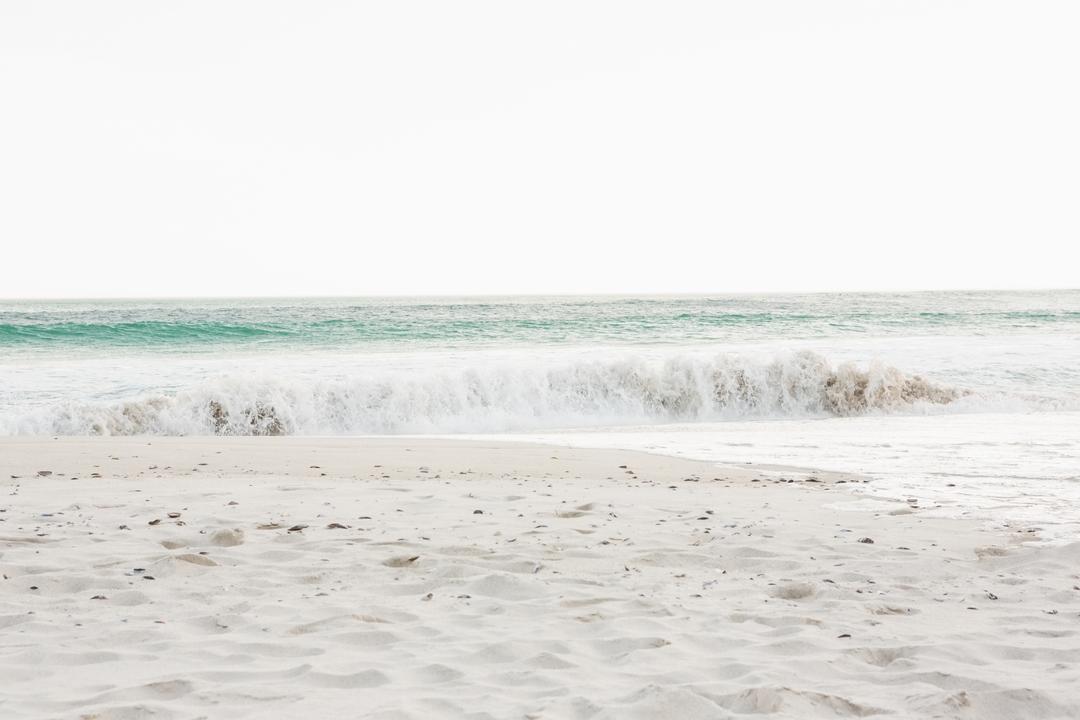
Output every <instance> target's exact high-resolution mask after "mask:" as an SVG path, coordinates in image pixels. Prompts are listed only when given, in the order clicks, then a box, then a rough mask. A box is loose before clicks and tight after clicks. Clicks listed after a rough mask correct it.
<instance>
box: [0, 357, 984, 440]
mask: <svg viewBox="0 0 1080 720" xmlns="http://www.w3.org/2000/svg"><path fill="white" fill-rule="evenodd" d="M966 394H968V393H966V392H965V391H963V390H959V389H956V388H952V387H947V386H943V385H939V384H935V383H933V382H930V381H928V380H926V379H923V378H921V377H919V376H918V375H908V374H905V373H904V372H902V371H901V370H898V369H897V368H894V367H891V366H888V365H885V364H881V363H872V364H870V365H869V366H866V367H858V366H856V365H853V364H841V365H837V366H834V365H832V364H830V363H829V362H828V360H826V359H825V358H824V357H822V356H821V355H818V354H816V353H812V352H800V353H794V354H791V355H786V356H783V357H780V358H775V359H772V360H754V359H750V358H747V357H743V356H739V355H720V356H716V357H702V356H692V355H682V356H676V357H672V358H669V359H668V360H666V361H649V360H647V359H645V358H639V357H632V356H631V357H627V358H623V359H619V360H576V361H565V362H562V363H550V364H547V365H543V364H540V365H535V366H523V365H522V364H520V363H515V364H509V363H507V364H503V365H496V366H484V367H473V368H462V369H459V370H454V371H443V372H439V373H431V374H421V373H417V372H412V373H404V372H400V373H380V374H368V375H357V376H353V377H347V378H335V379H332V380H329V379H328V380H321V379H317V378H312V377H292V378H283V377H281V376H280V375H275V376H272V377H259V376H257V375H250V376H248V375H244V376H241V375H222V376H219V377H216V378H214V379H211V380H208V381H206V382H204V383H201V384H199V385H197V386H194V387H190V388H188V389H185V390H181V391H177V392H174V393H168V394H157V395H152V396H142V397H138V398H133V399H131V400H129V401H122V402H117V401H113V402H96V403H83V404H68V405H65V406H56V407H47V408H38V409H36V410H34V411H32V412H24V413H23V414H22V415H20V416H19V417H7V418H2V417H0V433H3V434H62V435H142V434H146V435H290V434H308V435H342V434H367V433H374V434H384V433H429V432H437V433H453V432H504V431H521V430H536V429H548V428H554V427H587V426H609V425H620V424H647V423H665V422H699V421H717V420H725V419H742V418H766V417H771V418H776V417H813V416H850V415H862V414H867V413H889V412H896V411H901V412H903V411H918V410H919V409H926V408H929V407H932V406H942V405H947V404H949V403H953V402H954V401H956V400H957V399H958V398H960V397H962V396H963V395H966Z"/></svg>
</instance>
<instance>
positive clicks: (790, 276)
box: [0, 0, 1080, 297]
mask: <svg viewBox="0 0 1080 720" xmlns="http://www.w3.org/2000/svg"><path fill="white" fill-rule="evenodd" d="M1077 38H1080V3H1078V2H1075V0H1066V1H1063V2H1042V1H1038V0H1016V1H1011V2H1002V1H998V0H969V1H967V2H957V1H949V0H933V1H926V2H922V1H915V0H909V1H904V2H900V1H894V2H875V1H873V0H851V1H849V2H837V1H822V2H806V1H805V0H791V1H788V2H780V1H776V0H753V1H750V0H746V1H744V2H700V3H695V2H666V1H665V2H661V1H659V0H657V1H655V2H649V3H641V2H628V1H627V0H619V1H617V2H581V1H577V2H529V3H526V2H508V1H507V0H499V1H497V2H443V1H439V2H370V3H363V2H315V1H311V0H304V1H300V0H296V1H294V2H269V1H267V0H257V1H255V2H239V1H233V2H229V1H222V0H213V1H207V2H191V1H188V2H152V1H149V0H132V1H131V2H115V1H109V0H104V1H99V2H83V1H81V0H76V1H73V2H51V1H49V0H5V2H3V3H2V4H0V296H2V297H30V296H35V297H56V296H79V297H81V296H145V295H154V296H162V295H169V296H174V295H215V296H218V295H294V294H319V295H327V294H347V295H368V294H415V293H433V294H450V293H538V292H574V293H578V292H725V291H726V292H735V291H771V290H778V291H783V290H790V291H795V290H853V289H866V290H876V289H880V290H886V289H917V288H962V287H1001V288H1005V287H1062V286H1070V287H1076V286H1078V285H1080V270H1078V269H1077V267H1078V266H1077V264H1076V262H1075V260H1076V258H1075V251H1074V249H1073V248H1074V246H1075V245H1077V244H1078V241H1080V42H1078V41H1077Z"/></svg>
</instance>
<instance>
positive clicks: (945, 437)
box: [0, 290, 1080, 538]
mask: <svg viewBox="0 0 1080 720" xmlns="http://www.w3.org/2000/svg"><path fill="white" fill-rule="evenodd" d="M372 433H376V434H384V433H425V434H429V433H435V434H471V435H476V434H483V435H484V436H485V437H491V436H492V434H502V435H504V436H507V437H516V438H519V439H530V438H531V439H539V440H545V441H548V442H558V443H569V444H577V445H601V446H606V447H623V448H637V449H645V450H651V451H654V452H662V453H672V454H680V455H688V456H691V457H699V458H703V459H709V460H717V461H725V462H755V463H777V462H779V463H786V464H791V465H801V466H810V467H820V468H825V469H835V470H846V471H852V472H859V473H864V474H866V475H869V476H871V477H873V478H874V479H876V480H877V481H878V482H876V483H873V484H870V485H861V484H860V485H859V488H862V489H863V491H864V492H870V493H872V494H874V496H875V497H877V496H883V497H885V498H886V499H887V498H888V497H891V496H896V497H905V498H906V497H911V496H915V497H918V498H920V500H922V501H923V502H924V508H925V510H924V511H925V512H945V513H949V514H958V515H972V516H979V517H985V518H988V519H990V520H991V521H994V522H1039V523H1042V524H1043V525H1044V526H1047V527H1049V526H1052V527H1053V528H1054V529H1053V532H1052V533H1050V534H1052V535H1054V536H1056V537H1062V538H1072V537H1076V536H1080V291H1075V290H1070V291H1052V292H1015V293H999V292H963V293H911V294H841V295H781V296H730V297H640V298H632V297H621V298H615V297H579V298H438V299H433V298H402V299H387V298H381V299H299V300H297V299H289V300H274V299H259V300H145V301H143V300H131V301H115V302H104V301H93V302H80V301H65V302H37V301H34V302H30V301H24V302H19V301H16V302H0V435H133V434H136V435H138V434H145V435H212V434H220V435H277V434H304V435H358V434H372ZM0 460H2V458H0ZM1047 532H1048V533H1049V531H1047Z"/></svg>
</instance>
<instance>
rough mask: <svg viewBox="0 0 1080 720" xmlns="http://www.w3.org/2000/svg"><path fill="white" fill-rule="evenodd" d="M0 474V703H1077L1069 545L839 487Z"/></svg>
mask: <svg viewBox="0 0 1080 720" xmlns="http://www.w3.org/2000/svg"><path fill="white" fill-rule="evenodd" d="M622 466H625V467H622ZM38 471H48V472H49V473H51V474H48V475H39V474H38ZM0 472H2V473H3V474H2V479H0V483H2V488H0V572H2V574H3V578H2V579H0V718H4V719H5V720H11V719H13V718H52V717H58V718H77V717H85V718H125V719H127V718H144V717H146V718H150V717H153V718H279V717H280V718H293V717H308V718H344V717H349V718H354V717H378V718H399V717H400V718H425V719H426V718H442V717H447V718H466V717H467V718H597V719H598V718H679V719H680V720H683V719H691V718H729V717H759V716H771V717H789V718H836V717H878V716H881V717H885V716H892V717H904V718H908V717H939V718H953V717H956V718H1002V719H1005V718H1009V719H1013V718H1025V719H1034V718H1077V717H1080V665H1078V662H1080V544H1072V545H1066V546H1057V547H1045V546H1039V545H1037V544H1033V543H1031V542H1030V541H1032V540H1034V539H1037V537H1038V533H1037V531H1034V530H1035V529H1033V528H1013V529H1008V530H990V529H986V528H983V527H980V526H979V525H978V524H976V523H974V522H969V521H958V520H944V519H932V518H925V517H923V516H922V514H921V512H920V509H919V507H918V503H917V499H916V502H913V503H909V502H897V503H886V502H873V501H869V500H866V499H861V500H860V499H858V498H856V497H854V496H853V495H852V493H851V492H850V488H851V487H852V482H857V479H853V478H841V477H838V476H830V475H826V474H822V473H818V474H813V475H810V474H807V473H805V472H801V471H793V470H785V469H779V468H771V469H761V468H730V467H725V468H717V467H716V466H713V465H711V464H706V463H698V462H692V461H687V460H677V459H670V458H664V457H659V456H651V455H644V454H640V453H633V452H622V451H607V450H600V451H598V450H571V449H566V448H558V447H545V446H534V445H515V444H496V443H480V442H473V441H469V442H453V441H444V440H415V439H354V440H349V439H334V440H314V439H301V438H237V439H217V438H206V439H192V438H187V439H164V438H151V439H123V440H117V439H59V440H55V439H17V438H16V439H5V440H3V441H0ZM11 476H17V477H11ZM781 478H783V479H784V480H783V481H781ZM811 478H812V479H816V480H818V481H819V482H807V480H809V479H811ZM789 479H790V480H794V482H787V480H789ZM755 480H756V482H755ZM841 480H845V481H848V482H845V483H840V481H841ZM852 507H856V508H860V509H857V510H852V509H850V508H852ZM864 539H871V540H873V542H872V543H871V542H865V541H863V540H864Z"/></svg>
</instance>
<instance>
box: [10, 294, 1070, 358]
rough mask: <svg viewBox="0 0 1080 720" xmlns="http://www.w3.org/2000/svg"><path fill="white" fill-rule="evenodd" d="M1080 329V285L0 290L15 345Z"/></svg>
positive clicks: (383, 346)
mask: <svg viewBox="0 0 1080 720" xmlns="http://www.w3.org/2000/svg"><path fill="white" fill-rule="evenodd" d="M1078 331H1080V291H1066V292H1062V291H1055V292H1026V293H999V292H966V293H910V294H894V295H882V294H835V295H780V296H753V295H745V296H730V297H643V298H627V297H582V298H573V297H569V298H542V297H541V298H446V299H432V298H403V299H387V298H374V299H255V300H186V301H170V300H145V301H144V300H130V301H128V300H125V301H108V302H106V301H93V302H85V301H64V302H34V301H27V302H10V301H9V302H2V301H0V351H4V352H7V353H9V354H12V353H21V354H33V353H46V354H47V353H58V352H59V353H63V352H69V351H72V350H78V351H79V352H83V353H85V352H110V351H111V350H112V349H116V348H120V349H123V350H125V351H135V352H199V351H213V352H217V351H220V350H223V349H224V350H242V349H258V350H271V351H272V350H285V349H303V348H316V349H329V348H333V349H356V350H358V351H363V350H387V349H395V348H447V347H454V348H466V347H484V346H489V347H490V346H500V347H507V346H520V345H565V344H574V343H606V344H616V345H626V344H630V345H633V344H668V345H685V344H705V343H710V342H719V343H724V342H736V343H737V342H747V341H754V342H757V341H762V340H772V339H783V338H789V337H790V338H815V337H820V338H836V337H876V336H897V335H904V334H911V335H935V334H937V335H941V334H959V335H967V334H974V335H985V334H992V333H1001V334H1012V333H1030V332H1052V333H1061V332H1066V333H1067V332H1073V333H1076V332H1078Z"/></svg>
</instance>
